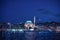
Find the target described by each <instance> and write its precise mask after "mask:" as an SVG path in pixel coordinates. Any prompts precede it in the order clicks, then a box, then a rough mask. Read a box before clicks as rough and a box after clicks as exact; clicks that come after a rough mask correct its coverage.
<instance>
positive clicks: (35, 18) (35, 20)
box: [34, 16, 36, 26]
mask: <svg viewBox="0 0 60 40" xmlns="http://www.w3.org/2000/svg"><path fill="white" fill-rule="evenodd" d="M35 22H36V17H35V16H34V26H35Z"/></svg>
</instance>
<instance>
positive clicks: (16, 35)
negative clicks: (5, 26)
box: [0, 30, 60, 40]
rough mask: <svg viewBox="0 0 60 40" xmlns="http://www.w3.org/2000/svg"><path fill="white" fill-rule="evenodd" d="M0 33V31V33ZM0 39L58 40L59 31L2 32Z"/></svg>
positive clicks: (59, 36)
mask: <svg viewBox="0 0 60 40" xmlns="http://www.w3.org/2000/svg"><path fill="white" fill-rule="evenodd" d="M0 35H1V33H0ZM0 40H60V33H55V32H50V31H48V30H45V31H25V32H12V31H7V32H2V36H1V38H0Z"/></svg>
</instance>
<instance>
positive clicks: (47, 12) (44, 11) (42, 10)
mask: <svg viewBox="0 0 60 40" xmlns="http://www.w3.org/2000/svg"><path fill="white" fill-rule="evenodd" d="M37 12H39V13H42V14H48V15H50V14H54V13H53V12H51V11H50V10H47V9H37Z"/></svg>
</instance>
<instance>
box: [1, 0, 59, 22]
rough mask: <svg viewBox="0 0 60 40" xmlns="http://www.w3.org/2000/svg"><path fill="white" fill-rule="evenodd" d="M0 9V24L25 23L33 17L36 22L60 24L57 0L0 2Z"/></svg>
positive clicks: (3, 0)
mask: <svg viewBox="0 0 60 40" xmlns="http://www.w3.org/2000/svg"><path fill="white" fill-rule="evenodd" d="M0 8H1V13H0V18H1V20H0V21H1V22H12V23H19V22H25V21H26V20H33V17H34V16H36V18H37V19H36V20H37V22H39V19H40V21H42V22H46V21H49V22H50V21H56V22H60V1H59V0H2V1H1V7H0Z"/></svg>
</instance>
